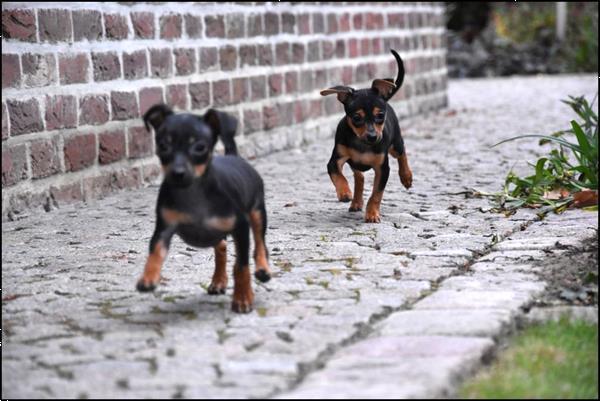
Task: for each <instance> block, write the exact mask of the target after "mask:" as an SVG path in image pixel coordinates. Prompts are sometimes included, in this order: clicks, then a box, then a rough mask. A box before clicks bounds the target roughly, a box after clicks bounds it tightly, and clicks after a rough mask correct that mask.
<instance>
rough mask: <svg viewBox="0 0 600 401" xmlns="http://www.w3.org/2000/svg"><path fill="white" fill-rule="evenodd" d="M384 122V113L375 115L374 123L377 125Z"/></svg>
mask: <svg viewBox="0 0 600 401" xmlns="http://www.w3.org/2000/svg"><path fill="white" fill-rule="evenodd" d="M384 121H385V113H377V114H375V122H376V123H377V124H383V122H384Z"/></svg>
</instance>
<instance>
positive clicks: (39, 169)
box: [31, 137, 60, 179]
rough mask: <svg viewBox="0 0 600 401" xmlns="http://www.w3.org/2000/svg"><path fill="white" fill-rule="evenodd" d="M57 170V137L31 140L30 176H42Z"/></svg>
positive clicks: (58, 168)
mask: <svg viewBox="0 0 600 401" xmlns="http://www.w3.org/2000/svg"><path fill="white" fill-rule="evenodd" d="M59 172H60V158H59V145H58V137H56V138H54V140H48V139H41V140H38V141H33V142H31V178H32V179H37V178H44V177H48V176H51V175H53V174H57V173H59Z"/></svg>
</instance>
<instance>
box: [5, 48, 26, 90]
mask: <svg viewBox="0 0 600 401" xmlns="http://www.w3.org/2000/svg"><path fill="white" fill-rule="evenodd" d="M20 85H21V65H20V63H19V55H18V54H2V88H11V87H12V88H18V87H19V86H20Z"/></svg>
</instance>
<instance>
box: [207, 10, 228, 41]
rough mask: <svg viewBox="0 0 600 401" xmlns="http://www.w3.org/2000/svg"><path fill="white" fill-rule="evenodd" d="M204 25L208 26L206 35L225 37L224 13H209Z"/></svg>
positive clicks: (209, 36)
mask: <svg viewBox="0 0 600 401" xmlns="http://www.w3.org/2000/svg"><path fill="white" fill-rule="evenodd" d="M204 26H205V27H206V37H208V38H224V37H225V22H224V18H223V16H222V15H207V16H205V17H204Z"/></svg>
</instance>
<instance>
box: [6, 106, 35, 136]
mask: <svg viewBox="0 0 600 401" xmlns="http://www.w3.org/2000/svg"><path fill="white" fill-rule="evenodd" d="M7 106H8V115H9V118H10V135H11V136H15V135H22V134H29V133H31V132H39V131H43V129H44V123H43V122H42V116H41V114H40V105H39V103H38V101H37V99H35V98H32V99H29V100H25V101H19V100H9V101H8V102H7Z"/></svg>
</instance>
